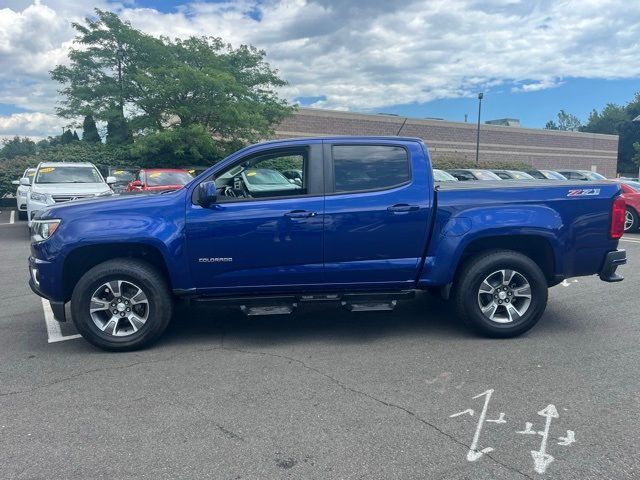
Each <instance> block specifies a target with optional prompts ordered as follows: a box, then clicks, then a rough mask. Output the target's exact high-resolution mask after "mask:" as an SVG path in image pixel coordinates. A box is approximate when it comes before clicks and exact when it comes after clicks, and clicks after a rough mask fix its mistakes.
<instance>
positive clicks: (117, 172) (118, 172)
mask: <svg viewBox="0 0 640 480" xmlns="http://www.w3.org/2000/svg"><path fill="white" fill-rule="evenodd" d="M109 176H110V177H116V183H129V182H131V181H132V180H133V179H134V178H136V174H135V172H132V171H131V170H122V169H114V170H112V169H109Z"/></svg>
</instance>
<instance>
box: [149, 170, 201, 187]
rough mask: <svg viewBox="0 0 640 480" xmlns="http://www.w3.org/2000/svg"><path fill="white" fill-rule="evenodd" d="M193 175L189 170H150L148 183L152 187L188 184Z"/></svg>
mask: <svg viewBox="0 0 640 480" xmlns="http://www.w3.org/2000/svg"><path fill="white" fill-rule="evenodd" d="M191 180H193V177H192V176H191V175H189V174H188V173H187V172H154V171H151V172H148V174H147V184H148V185H149V186H150V187H159V186H161V185H186V184H187V183H189V182H190V181H191Z"/></svg>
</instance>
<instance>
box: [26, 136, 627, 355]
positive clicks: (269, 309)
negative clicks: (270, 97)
mask: <svg viewBox="0 0 640 480" xmlns="http://www.w3.org/2000/svg"><path fill="white" fill-rule="evenodd" d="M289 170H300V171H301V178H300V179H298V180H297V181H291V182H288V181H285V180H283V179H284V178H286V177H285V176H284V175H281V174H279V173H278V172H284V171H289ZM274 172H275V173H274ZM585 187H587V188H585ZM620 194H621V191H620V187H619V186H618V185H616V184H614V183H611V182H602V183H598V182H591V183H589V185H585V183H584V182H579V181H578V182H568V181H567V182H561V181H558V182H548V181H540V180H532V181H517V182H515V181H505V180H499V181H495V182H492V181H484V182H442V183H435V182H434V181H433V173H432V168H431V161H430V158H429V153H428V151H427V148H426V146H425V144H424V143H423V142H422V141H421V140H419V139H415V138H403V137H335V138H312V139H309V138H305V139H293V140H280V141H272V142H266V143H261V144H257V145H253V146H250V147H247V148H245V149H243V150H240V151H238V152H236V153H234V154H233V155H231V156H229V157H228V158H226V159H225V160H223V161H221V162H219V163H218V164H216V165H214V166H213V167H211V168H209V169H208V170H206V171H205V172H203V173H202V174H200V175H199V176H198V177H196V178H195V179H194V180H192V181H191V182H190V183H188V184H187V185H186V186H185V187H184V188H182V189H180V190H177V191H174V192H168V193H166V194H162V195H141V196H135V197H127V196H124V197H112V198H94V199H90V200H80V201H76V202H71V203H69V204H62V205H58V204H55V205H50V206H49V205H48V206H46V208H43V209H42V210H41V211H40V212H39V213H38V214H37V215H36V217H35V218H34V220H33V228H32V243H31V256H30V258H29V275H30V280H29V282H30V286H31V288H32V289H33V291H34V292H35V293H36V294H38V295H40V296H42V297H44V298H46V299H48V300H49V301H50V304H51V308H52V310H53V312H54V316H55V318H56V319H57V320H58V321H65V304H66V303H68V302H70V312H71V318H72V320H73V322H74V323H75V325H76V327H77V329H78V331H79V332H80V333H81V334H82V335H83V336H84V338H85V339H87V340H88V341H89V342H91V343H92V344H94V345H96V346H98V347H101V348H104V349H110V350H127V349H134V348H139V347H142V346H144V345H148V344H150V343H151V342H152V341H154V340H156V339H157V338H158V337H159V336H160V334H161V333H162V332H163V331H164V329H165V328H166V327H167V325H168V323H169V321H170V319H171V316H172V306H173V303H174V301H175V300H176V299H179V298H184V299H188V300H190V301H197V302H212V303H215V302H219V303H229V302H231V303H234V304H236V305H238V306H240V308H241V309H242V310H243V311H244V312H245V313H247V314H248V315H257V314H276V313H291V312H293V311H294V310H295V308H296V307H297V306H298V305H299V304H300V303H302V302H314V301H322V302H334V303H336V304H338V305H342V306H343V307H345V308H347V309H349V310H353V311H371V310H388V309H391V308H393V307H394V306H395V304H396V302H397V301H398V300H401V299H404V298H408V297H410V296H411V295H413V294H414V293H415V292H416V291H419V290H428V291H432V292H438V293H439V294H441V295H442V296H443V297H445V298H447V299H451V301H452V303H453V306H454V308H455V310H456V312H457V313H458V315H459V316H460V317H461V318H462V319H463V320H464V321H465V322H466V323H467V324H468V325H469V326H470V327H472V328H473V329H475V330H476V331H478V332H479V333H481V334H484V335H488V336H492V337H513V336H516V335H519V334H521V333H523V332H525V331H527V330H529V329H530V328H531V327H532V326H533V325H534V324H536V322H538V320H539V319H540V317H541V316H542V314H543V312H544V310H545V307H546V303H547V290H548V288H549V287H551V286H554V285H556V284H558V283H560V282H561V281H563V280H564V279H566V278H569V277H576V276H582V275H594V274H597V275H599V276H600V278H601V279H602V280H604V281H607V282H615V281H619V280H622V277H621V276H619V275H618V274H617V273H616V269H617V267H618V266H619V265H622V264H624V263H626V254H625V251H624V250H619V249H618V248H617V247H618V239H619V238H620V237H621V236H622V234H623V231H624V222H625V202H624V200H623V199H622V197H621V196H620ZM425 315H428V312H425Z"/></svg>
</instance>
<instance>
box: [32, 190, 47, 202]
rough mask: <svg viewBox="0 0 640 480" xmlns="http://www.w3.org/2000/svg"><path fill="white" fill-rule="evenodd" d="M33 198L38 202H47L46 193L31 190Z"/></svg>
mask: <svg viewBox="0 0 640 480" xmlns="http://www.w3.org/2000/svg"><path fill="white" fill-rule="evenodd" d="M31 200H34V201H36V202H46V201H47V195H46V194H44V193H38V192H31Z"/></svg>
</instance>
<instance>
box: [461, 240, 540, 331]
mask: <svg viewBox="0 0 640 480" xmlns="http://www.w3.org/2000/svg"><path fill="white" fill-rule="evenodd" d="M502 270H511V271H515V272H517V273H518V274H519V275H520V276H521V277H520V276H518V277H513V278H518V279H520V278H522V279H524V281H526V282H528V284H529V287H530V299H529V302H530V303H528V305H527V307H526V308H524V305H523V304H521V305H522V306H521V307H520V308H519V309H518V308H516V311H518V310H520V311H522V312H523V315H522V316H520V317H519V318H518V317H516V318H515V319H514V320H513V321H508V323H499V322H498V321H497V320H496V321H493V320H490V319H489V318H488V317H487V316H485V314H483V313H482V310H481V307H480V303H481V298H482V301H486V300H485V299H486V298H487V295H489V298H488V302H487V303H491V302H493V301H494V300H493V299H492V298H491V297H493V296H494V293H495V291H494V292H493V293H491V294H486V293H482V297H481V294H480V287H481V285H482V284H483V281H484V280H485V279H487V278H489V277H490V276H491V275H492V274H494V273H497V272H500V271H502ZM507 275H508V274H507ZM491 278H492V279H493V278H494V277H491ZM497 278H498V279H499V278H500V274H498V275H497ZM518 281H520V280H518ZM497 284H500V282H499V281H498V282H496V285H497ZM513 285H515V280H514V283H513ZM492 286H493V284H492ZM506 287H507V289H508V290H509V292H511V293H510V295H511V294H515V293H519V292H516V290H519V289H518V288H516V289H515V290H511V289H510V288H509V287H510V285H508V284H507V285H506ZM523 292H526V290H523ZM498 293H500V292H498ZM480 297H481V298H480ZM547 297H548V287H547V279H546V278H545V276H544V274H543V273H542V271H541V270H540V268H539V267H538V265H536V263H535V262H534V261H533V260H531V259H530V258H529V257H527V256H525V255H522V254H520V253H517V252H514V251H512V250H491V251H485V252H482V253H480V254H478V255H476V256H474V257H472V258H470V259H469V260H467V261H466V262H465V264H464V265H463V266H462V268H461V270H460V271H459V272H458V274H457V275H456V282H455V285H454V292H453V300H454V305H455V309H456V313H457V314H458V316H459V317H460V318H461V319H462V320H463V321H464V322H465V323H466V324H467V325H468V326H469V327H470V328H471V329H473V330H474V331H476V332H477V333H479V334H481V335H484V336H487V337H494V338H510V337H515V336H518V335H521V334H522V333H524V332H526V331H527V330H529V329H530V328H532V327H533V326H534V325H535V324H536V323H537V322H538V320H540V317H541V316H542V314H543V313H544V310H545V308H546V306H547ZM496 298H497V297H496ZM507 298H510V299H511V300H512V301H513V299H514V298H516V297H507ZM498 301H500V304H501V305H500V306H498V310H497V311H496V310H493V312H494V314H496V313H497V314H498V316H497V317H496V319H497V318H498V317H499V316H502V317H504V318H502V319H501V320H502V321H505V322H507V315H508V318H509V319H511V317H512V315H511V313H509V312H507V309H508V305H506V304H503V302H506V300H495V302H496V303H497V302H498ZM526 301H527V300H526V299H521V298H518V299H517V302H526ZM512 306H513V307H516V303H515V301H513V303H512ZM502 312H504V313H502ZM513 316H514V317H515V316H516V315H515V314H514V315H513Z"/></svg>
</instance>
